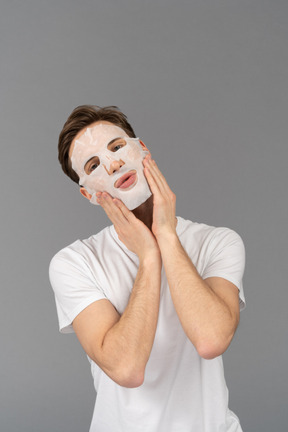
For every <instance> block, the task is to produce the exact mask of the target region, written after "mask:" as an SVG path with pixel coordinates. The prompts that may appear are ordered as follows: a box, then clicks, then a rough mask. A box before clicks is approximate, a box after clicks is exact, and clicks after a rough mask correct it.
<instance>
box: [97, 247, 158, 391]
mask: <svg viewBox="0 0 288 432" xmlns="http://www.w3.org/2000/svg"><path fill="white" fill-rule="evenodd" d="M160 283H161V258H160V255H158V256H155V255H154V254H153V255H150V256H148V257H146V258H144V259H143V260H141V261H140V263H139V269H138V273H137V276H136V279H135V283H134V286H133V289H132V292H131V296H130V299H129V302H128V305H127V307H126V309H125V311H124V313H123V314H122V316H121V318H120V319H119V321H118V322H117V323H116V324H115V325H114V326H113V327H112V328H111V329H110V330H109V331H108V332H107V333H106V335H105V338H104V341H103V344H102V353H103V356H104V357H105V359H106V361H105V363H106V364H107V366H108V368H109V369H110V371H109V372H110V373H109V375H110V376H111V375H112V376H111V377H112V378H113V374H114V373H115V378H116V381H117V380H118V381H119V377H120V381H121V382H122V385H126V386H129V387H130V386H131V387H134V386H137V385H140V384H141V383H142V382H143V379H144V371H145V366H146V364H147V361H148V359H149V356H150V352H151V349H152V346H153V342H154V337H155V332H156V327H157V321H158V311H159V299H160ZM116 375H117V377H116Z"/></svg>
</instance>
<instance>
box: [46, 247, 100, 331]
mask: <svg viewBox="0 0 288 432" xmlns="http://www.w3.org/2000/svg"><path fill="white" fill-rule="evenodd" d="M49 278H50V283H51V285H52V288H53V290H54V294H55V302H56V308H57V314H58V320H59V331H60V332H61V333H73V332H74V330H73V327H72V322H73V320H74V319H75V318H76V316H77V315H78V314H79V313H80V312H81V311H82V310H84V309H85V308H86V307H87V306H89V305H90V304H91V303H93V302H95V301H97V300H101V299H105V298H106V296H105V294H104V292H103V291H102V289H101V287H99V286H98V283H97V281H96V280H95V277H94V276H93V273H92V271H91V269H90V268H89V265H88V263H87V262H86V260H85V257H84V256H81V254H79V253H78V252H76V251H73V250H69V248H66V249H63V250H62V251H60V252H58V253H57V254H56V255H55V256H54V257H53V258H52V260H51V262H50V266H49Z"/></svg>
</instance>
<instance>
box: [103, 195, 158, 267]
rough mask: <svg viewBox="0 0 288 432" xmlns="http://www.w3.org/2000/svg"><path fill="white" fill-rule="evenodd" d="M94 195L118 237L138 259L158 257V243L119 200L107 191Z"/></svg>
mask: <svg viewBox="0 0 288 432" xmlns="http://www.w3.org/2000/svg"><path fill="white" fill-rule="evenodd" d="M96 195H97V202H98V204H100V205H101V207H103V209H104V210H105V212H106V214H107V216H108V218H109V219H110V220H111V222H112V223H113V225H114V227H115V230H116V232H117V234H118V237H119V239H120V240H121V241H122V242H123V243H124V244H125V246H126V247H127V248H128V249H129V250H131V251H132V252H134V253H135V254H136V255H137V256H138V258H139V261H142V260H143V259H144V258H146V257H147V256H148V255H149V256H151V255H153V254H155V256H158V257H159V259H160V257H161V255H160V249H159V247H158V243H157V241H156V239H155V237H154V235H153V233H152V232H151V231H150V230H149V228H148V227H147V226H146V225H145V224H144V223H143V222H142V221H140V220H139V219H138V218H137V217H136V216H135V215H134V214H133V213H132V212H131V211H130V210H128V208H127V207H126V206H125V204H124V203H123V202H122V201H121V200H119V199H117V198H112V197H111V196H110V195H109V194H108V193H107V192H97V194H96Z"/></svg>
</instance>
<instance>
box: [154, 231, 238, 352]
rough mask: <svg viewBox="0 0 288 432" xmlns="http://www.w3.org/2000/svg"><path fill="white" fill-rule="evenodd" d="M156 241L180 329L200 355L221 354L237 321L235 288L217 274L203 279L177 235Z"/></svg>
mask: <svg viewBox="0 0 288 432" xmlns="http://www.w3.org/2000/svg"><path fill="white" fill-rule="evenodd" d="M159 245H160V250H161V254H162V259H163V265H164V267H165V271H166V276H167V280H168V284H169V287H170V292H171V296H172V300H173V303H174V306H175V309H176V311H177V314H178V316H179V319H180V321H181V324H182V327H183V329H184V331H185V332H186V334H187V336H188V337H189V339H190V340H191V342H192V343H193V345H194V346H195V348H196V349H197V351H198V353H199V355H200V356H201V357H203V358H206V359H211V358H214V357H216V356H218V355H221V354H222V353H223V352H224V351H225V350H226V349H227V348H228V346H229V344H230V342H231V340H232V338H233V335H234V333H235V331H236V328H237V325H238V322H239V298H238V288H237V287H236V286H235V285H233V284H232V283H231V282H229V281H227V280H225V279H222V278H219V277H212V278H209V279H206V280H203V279H202V278H201V277H200V275H199V274H198V272H197V270H196V268H195V266H194V265H193V263H192V262H191V260H190V258H189V257H188V255H187V254H186V252H185V250H184V249H183V247H182V245H181V243H180V241H179V239H178V237H177V236H167V237H162V238H161V240H160V241H159ZM168 245H170V248H168ZM172 251H173V253H172Z"/></svg>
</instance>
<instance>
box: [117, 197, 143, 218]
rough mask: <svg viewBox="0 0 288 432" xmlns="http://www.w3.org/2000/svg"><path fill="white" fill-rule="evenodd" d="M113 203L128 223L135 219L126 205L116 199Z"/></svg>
mask: <svg viewBox="0 0 288 432" xmlns="http://www.w3.org/2000/svg"><path fill="white" fill-rule="evenodd" d="M113 202H114V204H115V205H116V206H117V207H118V208H119V209H120V210H121V212H122V214H123V215H124V217H125V218H126V219H127V220H128V221H129V222H132V221H134V220H135V219H137V218H136V216H135V215H134V214H133V213H132V212H131V211H130V210H129V209H128V208H127V207H126V205H125V204H124V203H123V202H122V201H121V200H119V199H118V198H113Z"/></svg>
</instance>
